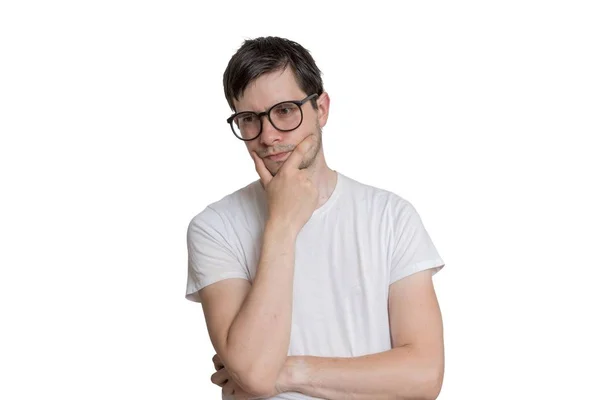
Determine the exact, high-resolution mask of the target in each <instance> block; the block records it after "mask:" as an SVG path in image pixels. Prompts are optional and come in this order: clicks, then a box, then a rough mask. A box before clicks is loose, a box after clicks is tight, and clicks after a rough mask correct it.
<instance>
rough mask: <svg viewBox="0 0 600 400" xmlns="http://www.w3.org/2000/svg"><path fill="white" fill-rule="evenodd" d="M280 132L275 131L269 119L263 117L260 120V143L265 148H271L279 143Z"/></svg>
mask: <svg viewBox="0 0 600 400" xmlns="http://www.w3.org/2000/svg"><path fill="white" fill-rule="evenodd" d="M281 134H282V132H280V131H278V130H277V129H275V127H274V126H273V124H272V123H271V121H270V120H269V118H268V117H267V116H266V115H265V116H263V118H262V132H261V134H260V136H259V139H260V142H261V143H262V144H264V145H265V146H272V145H273V144H275V143H277V142H280V141H281Z"/></svg>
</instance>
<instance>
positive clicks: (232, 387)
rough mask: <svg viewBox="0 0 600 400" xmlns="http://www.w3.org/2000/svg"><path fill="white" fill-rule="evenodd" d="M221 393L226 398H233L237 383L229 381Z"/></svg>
mask: <svg viewBox="0 0 600 400" xmlns="http://www.w3.org/2000/svg"><path fill="white" fill-rule="evenodd" d="M221 392H222V393H223V394H224V395H226V396H231V395H232V394H233V393H234V392H235V382H233V381H227V383H225V385H224V386H223V390H221Z"/></svg>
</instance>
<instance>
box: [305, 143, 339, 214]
mask: <svg viewBox="0 0 600 400" xmlns="http://www.w3.org/2000/svg"><path fill="white" fill-rule="evenodd" d="M309 168H314V171H313V173H312V174H311V177H310V180H311V181H312V183H313V185H315V187H316V188H317V190H318V191H319V200H318V203H317V208H320V207H321V206H322V205H323V204H325V203H326V202H327V200H329V197H331V194H332V193H333V190H334V189H335V186H336V185H337V172H335V171H334V170H332V169H331V168H329V167H328V166H327V163H326V162H325V158H324V157H323V156H322V153H321V156H320V157H317V158H316V159H315V163H314V164H313V165H312V166H311V167H309Z"/></svg>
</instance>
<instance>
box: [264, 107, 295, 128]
mask: <svg viewBox="0 0 600 400" xmlns="http://www.w3.org/2000/svg"><path fill="white" fill-rule="evenodd" d="M269 117H270V119H271V123H272V124H273V125H275V128H277V129H279V130H281V131H291V130H294V129H296V128H297V127H298V126H300V123H301V122H302V110H300V106H298V105H297V104H294V103H281V104H278V105H276V106H275V107H273V108H272V109H271V113H270V114H269Z"/></svg>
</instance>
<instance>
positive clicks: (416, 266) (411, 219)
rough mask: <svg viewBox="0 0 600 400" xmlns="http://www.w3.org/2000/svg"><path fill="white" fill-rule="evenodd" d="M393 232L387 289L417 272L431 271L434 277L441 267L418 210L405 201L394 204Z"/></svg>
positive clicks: (442, 265) (438, 256)
mask: <svg viewBox="0 0 600 400" xmlns="http://www.w3.org/2000/svg"><path fill="white" fill-rule="evenodd" d="M393 231H394V234H393V235H392V237H393V239H392V246H393V248H392V262H391V270H390V285H391V284H392V283H394V282H396V281H397V280H399V279H402V278H405V277H407V276H409V275H412V274H414V273H416V272H420V271H424V270H426V269H431V268H433V271H432V272H433V274H436V273H437V272H438V271H439V270H441V269H442V268H443V267H444V261H443V260H442V258H441V257H440V255H439V254H438V251H437V249H436V248H435V246H434V245H433V242H432V240H431V238H430V237H429V233H427V230H426V229H425V227H424V226H423V222H422V221H421V217H420V216H419V214H418V213H417V210H416V209H415V207H414V206H413V205H412V204H411V203H410V202H408V201H406V200H404V199H401V200H400V201H399V202H398V203H397V204H396V209H395V210H394V225H393Z"/></svg>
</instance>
